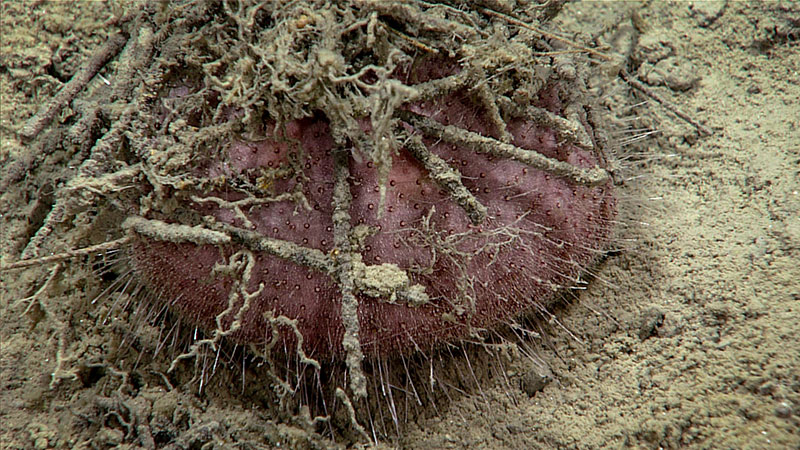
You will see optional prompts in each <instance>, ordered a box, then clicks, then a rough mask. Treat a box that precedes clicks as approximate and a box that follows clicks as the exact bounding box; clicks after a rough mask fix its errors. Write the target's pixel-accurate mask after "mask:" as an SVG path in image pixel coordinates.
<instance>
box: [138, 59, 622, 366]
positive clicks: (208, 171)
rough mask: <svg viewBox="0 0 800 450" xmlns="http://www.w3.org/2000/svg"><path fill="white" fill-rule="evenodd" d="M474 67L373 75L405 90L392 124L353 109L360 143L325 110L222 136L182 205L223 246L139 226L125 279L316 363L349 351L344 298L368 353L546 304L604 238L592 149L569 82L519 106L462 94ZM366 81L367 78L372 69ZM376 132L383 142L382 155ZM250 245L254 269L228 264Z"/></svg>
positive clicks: (204, 319)
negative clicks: (201, 186) (129, 276)
mask: <svg viewBox="0 0 800 450" xmlns="http://www.w3.org/2000/svg"><path fill="white" fill-rule="evenodd" d="M468 70H470V68H468V67H464V66H463V65H461V64H459V63H458V62H457V61H456V59H451V58H441V57H430V56H421V57H416V58H414V59H413V61H412V62H411V63H408V64H405V65H401V66H398V67H397V68H395V69H394V70H393V72H392V74H391V77H390V78H388V79H386V80H384V81H383V82H384V83H387V84H389V83H397V86H398V87H402V88H403V89H404V91H402V92H403V93H402V94H401V95H404V96H405V97H403V98H401V99H400V100H399V101H398V100H396V99H395V103H396V106H395V107H394V110H393V111H391V114H392V119H391V121H390V124H389V126H388V131H387V130H377V129H376V126H375V123H374V122H375V121H374V120H372V121H371V120H370V118H371V117H372V118H373V119H374V114H373V115H372V116H369V115H368V113H367V112H362V114H361V117H357V118H356V121H355V123H357V126H358V127H359V128H360V130H358V131H359V132H360V133H362V137H361V138H360V139H353V138H352V137H350V136H346V134H347V133H346V132H345V131H342V130H338V131H337V130H336V128H337V127H340V128H341V127H342V124H341V123H337V122H336V119H332V118H331V117H330V115H331V114H329V112H327V111H326V110H324V109H321V110H316V111H314V113H313V116H311V117H306V118H299V119H293V120H289V121H286V122H283V123H280V124H278V126H276V122H275V121H274V120H272V119H271V118H269V117H265V118H264V120H263V121H262V122H261V123H257V124H256V126H255V127H253V128H251V129H250V133H249V136H246V135H245V134H238V135H236V137H234V138H232V139H231V140H229V141H221V142H219V143H218V146H219V147H218V148H219V151H218V152H215V153H216V155H217V156H215V157H213V158H207V159H204V160H203V161H204V162H203V163H202V164H198V166H197V168H196V169H194V170H193V174H194V176H195V177H197V178H198V179H201V180H206V181H208V185H209V187H207V188H206V189H205V190H204V191H199V190H186V191H185V192H179V193H178V196H177V197H176V198H177V201H178V203H179V205H180V207H181V208H185V209H188V210H189V211H191V212H192V213H196V214H198V215H201V216H204V217H205V218H206V219H205V221H206V222H207V223H210V224H211V226H210V227H211V228H214V229H216V230H219V231H220V232H224V233H227V234H228V235H230V236H231V237H232V239H231V241H230V242H225V243H219V242H217V243H202V242H198V241H197V240H195V241H194V242H180V239H178V240H177V242H170V241H169V240H167V239H163V238H158V237H157V233H153V234H148V233H147V232H142V228H141V227H133V228H134V230H137V231H139V233H136V235H137V236H138V237H137V239H136V240H135V241H134V247H133V248H134V250H133V261H134V268H135V270H136V272H137V273H138V274H139V275H140V277H141V278H142V279H144V280H145V281H146V282H147V284H148V285H150V286H151V287H153V288H154V289H155V290H156V292H158V294H159V295H160V297H162V298H163V299H165V300H167V301H170V303H171V304H172V306H173V307H174V308H175V309H176V310H177V311H178V312H179V313H180V314H181V315H182V316H183V317H185V318H187V319H188V320H189V321H191V322H192V323H195V324H197V325H199V326H200V327H201V328H203V329H206V330H215V329H216V330H218V331H222V332H224V334H225V335H226V336H227V337H228V338H230V339H233V340H235V341H238V342H241V343H248V344H256V345H257V346H261V347H263V346H267V347H269V348H281V349H284V351H286V349H291V348H294V347H295V346H296V345H297V344H298V342H299V340H302V350H303V352H304V354H305V355H308V356H309V357H312V358H317V359H331V358H333V359H337V358H344V355H345V353H346V351H345V346H344V345H343V342H344V340H345V339H346V335H347V334H348V325H347V324H346V323H345V321H346V320H344V321H343V305H342V303H343V298H345V297H347V296H351V298H352V299H353V300H355V302H357V303H356V304H357V322H358V323H357V324H355V325H354V324H350V328H351V329H352V330H355V331H356V333H357V335H356V337H357V340H358V343H359V345H360V349H361V351H363V352H364V353H366V354H370V355H375V356H386V355H390V354H395V353H402V352H409V351H412V350H414V349H429V348H432V347H435V346H436V345H437V344H440V343H442V342H446V341H452V340H456V339H459V338H463V337H466V336H468V335H470V334H471V333H473V332H475V331H476V330H480V329H484V328H488V327H492V326H494V325H496V324H497V323H499V322H503V321H506V320H509V319H510V318H512V317H513V316H515V315H517V314H519V313H521V312H524V311H526V310H529V309H531V307H532V306H533V305H534V304H546V303H548V302H549V301H550V300H551V299H552V298H553V297H554V296H555V295H556V292H557V291H558V290H559V289H560V288H562V287H566V286H570V285H573V284H574V283H575V282H576V280H577V279H578V278H579V277H580V276H581V274H582V273H583V272H584V271H585V270H586V268H587V267H588V266H589V265H591V264H592V263H594V261H595V260H596V259H597V257H598V256H599V255H600V252H601V250H602V249H603V248H604V246H605V243H606V241H607V239H608V237H609V233H610V231H611V225H612V222H613V217H614V214H615V199H614V195H613V189H612V186H611V184H610V181H609V180H608V178H607V176H605V171H604V170H603V169H604V168H605V167H606V161H605V157H604V155H603V153H602V151H603V149H602V147H601V145H600V144H599V143H598V141H596V140H595V139H594V135H595V130H594V128H593V126H594V125H593V124H592V123H591V122H590V120H589V119H587V115H586V111H585V110H584V109H583V107H582V106H581V105H579V104H575V103H574V102H575V101H576V99H579V98H580V95H575V92H571V90H573V89H577V87H576V86H575V85H574V84H573V83H571V82H568V81H565V80H561V79H559V78H558V77H557V76H555V74H552V75H551V76H550V77H549V78H547V79H545V80H542V82H541V83H540V87H539V89H538V90H537V91H536V92H534V93H533V95H531V96H529V98H528V100H527V102H525V103H523V102H520V101H512V100H510V98H511V97H509V96H506V94H513V93H511V92H508V93H506V92H492V91H489V92H486V91H485V89H488V88H480V87H475V86H472V85H471V84H470V82H469V81H465V80H471V78H473V77H472V76H470V75H469V74H468V73H467V71H468ZM485 76H488V75H485ZM400 81H402V83H401V82H400ZM478 81H481V82H482V81H483V80H481V79H478ZM361 82H362V83H365V84H367V85H376V84H377V80H376V79H375V77H374V76H373V75H372V72H371V71H367V72H366V73H365V74H364V75H363V76H361ZM187 85H188V84H187ZM184 98H187V97H182V96H175V95H173V96H172V98H170V99H169V101H170V102H177V101H181V100H183V99H184ZM231 111H232V110H231ZM334 114H335V113H334ZM570 114H571V116H569V115H570ZM227 115H228V116H232V115H233V116H241V113H230V112H229V113H228V114H227ZM567 117H569V118H570V119H572V122H569V121H568V119H567ZM564 123H569V124H572V125H573V128H572V129H570V128H569V127H568V126H565V125H564ZM166 125H167V124H165V125H164V126H166ZM576 125H577V126H576ZM378 132H381V133H384V136H382V139H385V140H389V141H391V142H390V143H389V144H388V147H387V148H388V150H387V151H385V152H383V153H382V152H380V151H377V150H376V149H377V147H378V145H379V144H378V143H376V142H375V141H376V139H373V138H374V137H375V135H376V134H377V133H378ZM570 133H572V134H570ZM252 136H258V137H256V138H253V137H252ZM342 136H345V137H342ZM576 136H583V139H580V138H576ZM598 174H599V177H598ZM337 189H339V192H338V193H337ZM166 220H168V221H169V218H167V219H166ZM243 250H244V251H246V252H247V254H248V255H249V258H250V259H249V260H248V261H249V262H247V263H246V264H245V263H243V264H242V265H239V266H237V267H239V268H238V269H233V268H232V266H231V261H233V260H234V259H236V258H242V256H241V254H240V253H239V252H241V251H243ZM237 255H238V256H237ZM165 268H168V270H165ZM245 272H246V273H245ZM276 318H283V319H284V320H281V321H278V320H276ZM345 319H346V318H345ZM276 345H277V347H276ZM289 351H291V350H289Z"/></svg>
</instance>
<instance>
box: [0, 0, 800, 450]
mask: <svg viewBox="0 0 800 450" xmlns="http://www.w3.org/2000/svg"><path fill="white" fill-rule="evenodd" d="M111 9H112V5H111V4H108V3H104V2H99V1H88V0H87V1H77V2H66V1H52V2H40V1H36V2H34V1H25V0H4V1H3V2H2V3H0V106H1V107H2V111H1V112H0V165H7V164H10V163H11V162H12V161H14V160H15V159H18V158H20V157H22V156H23V155H24V154H25V152H27V151H28V147H26V146H25V145H24V144H23V143H22V142H21V141H20V140H19V139H18V138H17V136H16V134H15V131H17V130H19V129H20V127H21V126H22V124H23V123H24V121H25V120H26V119H27V118H28V117H30V116H31V115H32V114H34V113H35V111H36V110H37V108H38V107H39V105H40V104H41V103H42V102H43V101H44V100H46V99H47V98H49V97H50V96H51V95H53V93H54V92H55V91H56V89H57V88H58V86H59V82H58V81H57V80H55V79H54V78H52V77H51V74H52V70H50V69H48V66H51V67H55V68H56V69H57V71H58V72H59V73H71V71H74V68H75V67H76V65H77V64H78V63H79V62H80V61H82V60H84V59H85V58H86V57H87V56H88V55H90V54H91V52H92V50H93V49H94V48H96V46H97V45H99V43H101V42H103V40H104V39H105V37H106V36H107V33H108V29H106V28H104V27H103V26H102V22H103V20H105V19H107V18H108V17H109V15H110V10H111ZM634 10H635V11H637V13H638V16H637V19H636V24H637V27H638V28H639V29H640V31H641V34H640V35H639V37H638V43H637V45H636V46H635V48H634V50H633V55H634V57H636V58H638V59H639V60H640V61H644V69H642V72H640V73H639V75H640V78H643V79H644V80H645V81H647V82H648V83H649V84H650V85H651V88H652V89H653V90H654V91H656V92H657V93H659V94H660V95H662V96H663V97H665V98H666V99H668V100H669V101H670V102H672V103H673V104H675V105H676V106H678V107H679V108H680V109H682V110H683V111H685V112H687V113H688V114H689V115H691V116H692V117H693V118H695V119H696V120H698V121H699V122H701V123H703V124H705V125H706V126H708V127H709V128H711V129H712V130H713V131H714V134H713V135H712V136H709V137H699V136H698V135H697V132H696V130H695V129H694V128H693V127H692V126H691V125H689V124H687V123H686V122H684V121H682V120H680V119H678V118H677V117H675V116H674V115H672V114H671V113H669V112H668V111H667V110H666V109H664V108H662V107H660V106H659V105H657V104H654V103H653V102H649V103H647V104H644V105H640V106H639V107H637V108H635V114H634V116H635V120H633V121H632V122H631V123H635V124H636V126H637V127H638V126H642V124H644V125H646V126H649V127H650V129H651V130H654V131H655V132H654V133H652V135H651V136H650V137H649V138H648V139H644V140H641V141H639V142H638V143H636V144H631V145H627V146H624V147H623V149H622V151H621V155H623V159H622V163H623V164H629V169H632V170H628V171H627V175H626V176H628V177H629V179H628V180H627V181H626V183H625V186H624V187H623V188H622V190H621V194H620V195H621V197H622V201H621V208H623V209H624V211H623V213H622V214H621V217H622V218H624V220H626V221H627V223H626V224H625V227H624V232H623V233H621V237H620V240H619V242H618V245H619V246H620V247H623V250H622V251H619V252H614V253H613V254H611V255H610V256H609V258H608V259H607V260H606V261H605V263H604V264H603V265H602V266H601V267H600V268H599V272H598V274H597V277H596V278H595V280H594V281H593V282H592V283H591V284H590V286H589V287H588V289H586V290H585V291H582V292H580V293H579V294H578V296H577V298H576V299H574V300H572V301H570V302H569V303H568V304H566V305H563V306H561V307H557V308H554V310H553V312H554V313H555V314H556V319H555V320H552V321H551V323H549V324H546V326H545V327H544V328H543V329H544V330H545V331H546V333H545V334H544V335H543V336H542V337H541V338H539V340H538V341H536V342H533V343H532V344H531V345H532V346H534V347H536V348H537V354H538V358H539V360H540V361H539V364H540V365H542V364H544V365H547V366H548V367H549V368H550V370H551V371H552V378H553V381H552V382H550V383H549V384H548V385H546V386H545V387H544V389H543V390H541V391H540V392H537V393H535V395H533V396H528V395H527V394H526V393H525V392H524V391H523V390H522V389H521V387H520V381H519V380H520V379H521V378H522V374H524V373H525V371H526V370H527V371H529V370H531V369H532V368H533V367H534V362H533V361H532V360H528V359H524V358H523V359H520V360H516V361H511V362H510V363H509V364H508V367H507V368H505V369H504V370H505V371H506V377H496V376H495V377H492V376H485V374H483V372H487V373H488V372H491V373H496V372H493V371H488V370H485V368H481V367H480V366H479V367H477V368H475V369H474V370H475V372H476V373H477V374H478V377H477V379H478V380H479V385H478V387H477V388H475V389H471V390H469V391H468V392H463V393H458V392H452V393H451V397H452V399H451V400H450V401H448V402H445V403H443V404H438V405H437V406H436V409H435V410H433V409H431V410H429V411H426V412H425V413H423V414H418V415H415V416H414V417H412V419H410V421H409V422H408V423H406V424H405V426H404V431H403V433H402V435H401V436H400V437H399V439H398V440H396V441H394V442H386V443H383V444H382V445H385V446H399V447H403V448H520V449H521V448H621V447H633V448H759V449H760V448H800V41H798V38H799V37H800V31H799V30H798V27H800V7H798V6H797V5H796V4H794V5H792V2H782V3H778V2H763V3H760V2H750V3H745V2H736V1H730V2H727V3H724V2H697V1H696V2H662V1H652V2H642V3H631V2H605V3H592V2H584V3H577V4H571V5H569V6H568V7H567V8H566V9H565V11H564V12H563V13H562V15H561V16H560V17H559V22H560V23H561V25H562V26H563V27H564V28H565V29H569V30H581V31H582V32H584V33H586V35H592V34H595V33H596V32H598V31H599V30H601V29H602V27H608V28H609V29H613V28H614V27H615V26H616V27H622V29H624V27H625V26H628V27H630V26H631V23H632V21H631V19H630V11H634ZM647 64H650V65H649V66H648V65H647ZM70 65H72V67H70ZM601 78H602V77H601ZM604 83H605V84H604ZM596 86H599V88H602V89H603V92H604V100H603V101H604V102H606V104H609V105H612V106H614V105H625V104H627V105H633V104H636V103H638V102H639V101H644V100H646V99H645V98H643V97H640V96H637V97H633V96H632V95H631V93H630V91H629V90H627V89H625V88H624V84H622V82H621V81H620V80H619V79H618V78H613V77H612V78H610V79H608V80H606V81H605V82H603V81H602V80H601V81H599V82H596ZM685 88H688V89H686V90H682V89H685ZM618 107H620V108H622V107H623V106H618ZM625 115H626V114H623V113H620V114H619V115H618V116H620V117H623V116H625ZM628 116H630V114H628ZM617 125H619V123H618V124H617ZM616 130H617V131H618V133H617V134H616V137H617V138H618V139H619V140H620V141H622V140H624V139H625V138H626V137H629V136H630V135H631V134H636V133H635V132H631V133H626V132H625V130H624V129H622V130H621V131H620V129H619V128H616ZM629 131H630V130H629ZM626 161H627V162H626ZM37 164H38V165H37V166H36V167H38V168H37V169H35V170H34V172H33V173H32V174H31V175H30V177H28V178H26V179H25V180H23V181H21V182H20V183H15V184H13V185H11V186H9V188H8V189H7V190H6V191H5V192H0V263H10V262H12V261H14V260H16V259H17V258H18V257H19V252H20V250H21V248H22V247H23V246H24V244H25V239H27V236H28V234H26V233H29V232H30V231H26V228H25V227H26V226H27V221H28V218H29V216H31V215H35V214H41V211H36V210H35V204H36V202H35V193H36V191H37V189H38V188H39V185H41V184H42V179H41V178H42V176H44V175H42V174H46V173H48V170H49V171H53V170H56V169H57V166H58V164H67V161H66V160H64V159H63V158H61V159H60V158H59V157H58V156H57V155H56V156H53V157H49V158H43V159H40V160H39V161H37ZM48 165H50V166H55V169H54V168H53V167H48ZM37 174H38V175H37ZM69 243H70V236H61V235H57V236H55V237H54V238H53V242H52V243H51V244H50V248H51V249H52V250H53V251H57V250H58V249H59V248H60V249H61V250H63V249H64V247H59V246H63V245H67V244H69ZM48 269H49V268H48V267H37V268H32V269H27V270H24V271H14V272H8V273H3V274H0V283H2V284H1V285H0V448H3V449H5V448H9V449H11V448H71V447H76V448H110V447H114V446H117V445H118V446H120V447H122V448H135V447H137V446H140V445H144V444H146V443H147V442H146V439H145V440H143V439H141V438H140V437H141V436H145V435H147V432H148V431H147V430H148V428H147V427H150V428H149V429H156V428H157V427H158V424H159V421H164V420H167V421H172V423H173V425H174V426H176V427H177V428H176V429H177V430H182V431H181V432H180V433H178V435H176V436H175V437H176V438H180V440H179V442H180V443H183V445H186V446H194V447H193V448H200V447H201V446H202V445H205V444H209V443H214V446H215V447H216V448H234V447H236V445H237V444H236V443H237V442H238V443H239V448H268V447H269V446H270V445H271V444H270V442H272V443H273V444H275V443H276V442H278V441H283V442H284V446H290V447H291V446H299V447H305V446H309V447H314V446H325V445H336V444H334V443H332V442H327V443H326V442H325V441H324V440H316V439H310V440H305V438H304V437H303V436H302V434H303V433H302V430H300V429H299V428H292V427H288V426H284V425H280V426H275V425H274V423H273V422H272V421H271V420H270V418H269V417H263V414H261V415H260V414H259V412H258V411H257V410H256V409H254V407H253V406H252V405H251V404H250V403H249V400H250V399H249V398H225V397H223V396H221V395H214V394H213V393H205V394H200V395H198V394H197V390H196V389H195V386H188V387H186V388H183V387H182V386H174V387H173V388H172V390H169V389H168V388H167V387H166V385H160V386H155V385H145V386H140V385H138V384H137V382H136V380H133V381H131V380H125V383H123V384H126V387H125V389H121V390H118V391H117V390H116V387H117V386H119V385H120V379H121V376H119V377H117V376H116V375H115V374H114V373H112V372H111V371H109V370H107V371H106V372H104V373H105V375H103V377H102V379H101V380H100V381H99V382H97V380H93V382H92V383H87V382H85V379H84V378H86V377H87V376H88V375H87V374H86V373H85V372H86V370H87V369H84V372H83V373H82V377H79V378H78V379H73V378H72V377H70V376H69V374H70V370H72V369H74V368H76V367H79V366H80V365H81V363H82V362H83V364H84V367H85V365H86V361H97V358H100V357H102V355H103V354H104V353H103V352H104V349H105V348H106V346H111V345H112V344H111V343H116V342H118V341H119V333H123V332H122V331H118V332H117V334H115V332H114V331H113V330H115V328H113V327H98V326H96V325H95V323H94V322H92V320H96V318H97V317H98V316H99V315H101V314H100V312H98V308H101V309H102V308H103V307H104V306H103V305H101V304H92V303H91V300H92V298H91V295H92V294H91V292H95V293H96V292H97V291H96V290H97V289H98V283H100V282H99V281H92V276H91V268H87V267H84V266H82V265H81V264H80V263H79V262H73V263H71V264H69V265H67V266H65V268H64V270H63V273H62V275H61V276H60V277H59V279H58V280H57V282H56V283H55V284H54V285H53V286H51V287H50V289H47V290H46V292H43V293H42V294H41V295H40V296H39V297H38V302H39V304H40V305H41V307H39V306H36V307H33V308H30V309H29V310H28V311H27V313H25V310H26V308H27V306H28V305H29V303H27V302H25V301H20V300H21V299H23V298H24V297H26V296H29V295H32V294H33V293H34V292H35V291H36V289H37V288H38V287H40V286H41V285H42V283H43V282H44V280H45V279H46V276H47V274H48ZM100 286H101V285H100ZM121 320H123V319H121ZM118 329H119V330H124V329H125V326H124V324H123V326H120V327H119V328H118ZM142 332H143V333H146V332H147V330H145V331H142ZM93 333H94V334H93ZM87 339H88V340H87ZM59 359H60V360H61V362H60V365H61V367H60V369H59V372H58V376H57V377H56V379H55V382H53V380H54V377H53V373H54V371H55V369H56V361H57V360H59ZM124 364H125V361H121V362H120V365H121V366H124ZM153 364H156V366H154V367H155V368H147V367H144V368H142V367H140V368H139V369H138V370H141V371H143V372H147V371H148V370H153V371H155V370H159V371H161V370H164V368H165V365H164V364H165V361H163V360H159V361H158V362H157V363H153ZM120 375H121V374H120ZM115 377H116V381H115ZM131 377H134V378H135V375H131ZM132 385H133V386H135V387H136V388H135V389H133V388H131V386H132ZM168 390H169V392H167V391H168ZM119 399H124V401H125V404H124V405H123V406H120V404H119V403H116V404H112V403H113V402H114V401H118V400H119ZM115 405H116V406H115ZM98 411H101V414H98ZM114 414H117V416H115V415H114ZM92 417H102V418H103V419H102V420H103V423H102V424H101V426H99V427H95V428H92V429H94V430H95V431H96V432H93V433H91V434H90V433H88V431H87V430H89V429H90V428H91V427H90V426H89V425H90V424H89V422H90V419H91V418H92ZM121 419H122V420H121ZM123 422H127V423H128V424H127V425H126V424H125V423H123ZM141 427H144V428H141ZM181 433H182V434H181ZM245 441H249V442H250V443H251V444H252V445H251V447H247V446H246V445H244V444H243V443H244V442H245ZM176 442H177V441H176Z"/></svg>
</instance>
